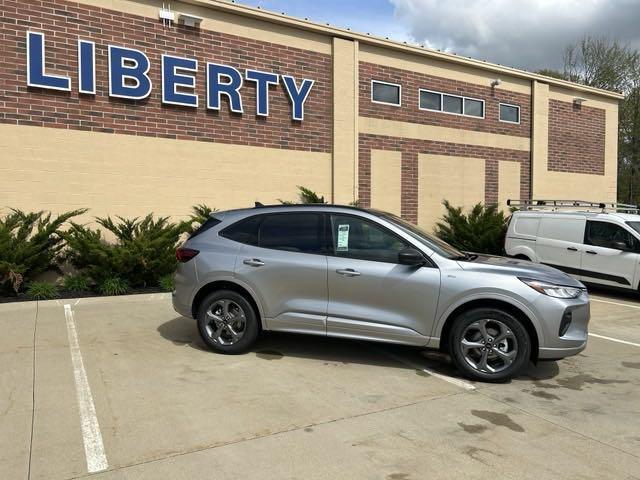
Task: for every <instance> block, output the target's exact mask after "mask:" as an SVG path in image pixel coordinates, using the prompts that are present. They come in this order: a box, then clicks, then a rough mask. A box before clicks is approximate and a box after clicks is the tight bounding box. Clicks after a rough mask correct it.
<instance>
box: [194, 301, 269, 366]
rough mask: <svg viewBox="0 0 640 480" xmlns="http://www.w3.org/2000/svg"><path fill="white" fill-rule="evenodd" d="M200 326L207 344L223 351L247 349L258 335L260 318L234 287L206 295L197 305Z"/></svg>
mask: <svg viewBox="0 0 640 480" xmlns="http://www.w3.org/2000/svg"><path fill="white" fill-rule="evenodd" d="M197 320H198V330H199V331H200V336H201V337H202V340H204V342H205V343H206V344H207V346H208V347H209V348H210V349H212V350H214V351H216V352H220V353H226V354H237V353H243V352H246V351H247V350H248V349H249V348H251V346H252V345H253V344H254V342H255V341H256V339H257V338H258V331H259V328H258V319H257V315H256V312H255V311H254V309H253V307H252V306H251V304H250V303H249V301H248V300H247V299H246V298H245V297H244V296H243V295H241V294H239V293H237V292H234V291H231V290H218V291H216V292H213V293H211V294H210V295H209V296H207V297H206V298H205V299H204V300H203V301H202V303H201V304H200V308H199V309H198V316H197Z"/></svg>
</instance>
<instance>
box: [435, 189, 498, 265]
mask: <svg viewBox="0 0 640 480" xmlns="http://www.w3.org/2000/svg"><path fill="white" fill-rule="evenodd" d="M442 204H443V205H444V207H445V208H446V210H447V211H446V213H445V215H444V217H443V218H442V221H441V222H438V223H437V224H436V227H435V229H434V230H435V234H436V235H437V236H438V237H440V238H441V239H442V240H444V241H445V242H447V243H450V244H451V245H453V246H454V247H456V248H458V249H460V250H463V251H467V252H476V253H487V254H490V255H502V253H503V247H504V238H505V235H506V233H507V220H506V218H505V216H504V213H502V211H501V210H498V205H483V204H482V203H478V204H477V205H475V206H474V207H473V208H471V210H470V211H469V213H468V214H465V213H463V212H462V208H461V207H453V206H451V204H450V203H449V202H448V201H447V200H445V201H443V202H442Z"/></svg>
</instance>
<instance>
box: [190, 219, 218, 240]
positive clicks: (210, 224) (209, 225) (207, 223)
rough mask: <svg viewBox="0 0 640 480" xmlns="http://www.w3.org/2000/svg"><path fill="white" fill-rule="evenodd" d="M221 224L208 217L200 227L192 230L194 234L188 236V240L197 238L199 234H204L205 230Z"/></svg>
mask: <svg viewBox="0 0 640 480" xmlns="http://www.w3.org/2000/svg"><path fill="white" fill-rule="evenodd" d="M220 222H221V220H218V219H217V218H213V217H209V218H208V219H207V220H206V221H205V222H204V223H203V224H202V225H200V226H199V227H198V228H196V229H195V230H194V232H193V233H192V234H191V235H190V236H189V238H193V237H197V236H198V235H200V234H201V233H204V232H206V231H207V230H209V229H211V228H213V227H215V226H216V225H218V224H219V223H220Z"/></svg>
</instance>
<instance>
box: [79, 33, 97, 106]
mask: <svg viewBox="0 0 640 480" xmlns="http://www.w3.org/2000/svg"><path fill="white" fill-rule="evenodd" d="M78 85H79V87H78V90H79V91H80V93H86V94H89V95H95V94H96V45H95V43H93V42H88V41H86V40H78Z"/></svg>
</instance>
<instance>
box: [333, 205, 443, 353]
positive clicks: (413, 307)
mask: <svg viewBox="0 0 640 480" xmlns="http://www.w3.org/2000/svg"><path fill="white" fill-rule="evenodd" d="M329 220H330V221H329V225H328V226H329V227H330V233H329V241H330V247H329V251H330V256H329V257H328V284H329V306H328V310H327V333H328V334H329V335H332V336H341V337H348V338H361V339H371V340H387V341H394V342H397V343H406V344H412V345H425V344H426V341H427V340H428V335H430V333H431V330H432V325H433V322H434V317H435V313H436V308H437V306H438V296H439V293H440V270H439V269H438V268H437V267H435V265H432V264H431V263H430V262H429V263H427V264H425V265H424V266H418V267H416V266H407V265H400V264H399V263H398V253H399V252H400V251H402V250H404V249H406V248H414V247H413V246H412V245H410V244H409V242H407V241H406V240H404V239H402V238H401V237H399V236H398V235H396V234H395V233H393V232H392V231H390V230H388V229H387V228H386V227H384V226H383V225H380V224H379V223H377V222H374V221H372V220H369V219H367V218H364V217H361V216H357V215H349V214H342V213H331V214H330V215H329ZM427 260H428V259H427Z"/></svg>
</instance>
